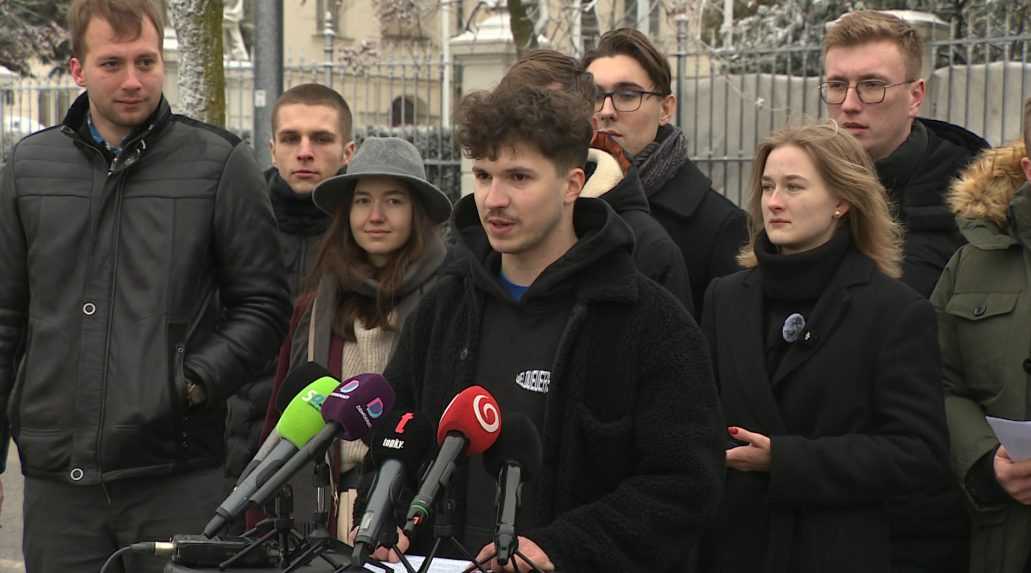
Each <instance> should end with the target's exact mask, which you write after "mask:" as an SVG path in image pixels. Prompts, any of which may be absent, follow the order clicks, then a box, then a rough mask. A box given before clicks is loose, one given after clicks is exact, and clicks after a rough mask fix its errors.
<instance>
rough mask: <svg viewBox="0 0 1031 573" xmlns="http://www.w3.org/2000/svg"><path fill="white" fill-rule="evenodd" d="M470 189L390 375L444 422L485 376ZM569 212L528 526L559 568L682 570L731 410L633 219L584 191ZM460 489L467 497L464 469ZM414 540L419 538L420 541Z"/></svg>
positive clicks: (713, 489)
mask: <svg viewBox="0 0 1031 573" xmlns="http://www.w3.org/2000/svg"><path fill="white" fill-rule="evenodd" d="M471 199H472V198H471V197H469V198H467V200H465V203H466V204H465V205H463V204H462V203H460V204H459V206H458V208H457V209H456V225H457V226H458V229H459V231H460V232H461V234H462V244H463V245H464V246H463V247H462V249H463V252H464V253H465V255H464V256H460V257H454V258H453V259H452V260H451V262H450V264H449V263H445V265H446V267H445V268H443V269H442V270H441V273H440V275H439V277H438V283H437V285H436V287H435V288H434V289H433V291H431V292H430V293H428V294H427V295H426V296H425V297H424V298H423V299H422V301H421V303H420V305H419V308H418V309H416V311H415V312H414V314H413V315H412V316H410V317H409V319H408V321H407V322H406V323H405V326H404V329H403V330H402V334H401V338H400V340H399V342H398V346H397V348H396V350H395V353H394V356H393V358H392V359H391V362H390V364H389V365H388V367H387V368H386V370H385V372H384V375H385V377H386V378H387V380H389V381H390V383H391V384H392V385H393V386H394V388H395V390H396V393H397V401H396V404H395V409H397V410H398V411H405V410H412V411H417V412H422V413H423V414H425V415H426V416H427V417H428V418H430V419H434V420H436V419H439V418H440V415H441V414H442V413H443V411H444V409H445V407H446V406H447V405H448V403H449V402H450V401H451V399H452V398H453V397H454V396H455V394H457V393H458V392H460V391H462V390H463V389H464V388H467V387H469V386H472V385H475V384H476V380H475V375H476V366H477V352H478V341H479V339H480V328H481V320H480V317H481V312H482V308H483V304H484V297H485V296H487V295H486V294H485V291H484V290H482V289H481V287H480V286H478V285H477V278H476V275H477V274H479V275H480V276H481V277H482V276H483V275H484V273H483V272H480V271H476V270H474V269H472V267H471V265H482V264H483V263H482V262H481V261H484V260H486V259H488V258H489V257H490V256H491V255H490V246H489V244H488V243H487V242H486V236H485V235H484V234H483V231H482V228H479V222H478V219H476V218H475V217H472V221H468V220H467V221H465V223H466V224H463V221H462V220H460V215H461V214H462V213H463V212H466V211H468V210H469V205H468V203H469V202H471ZM473 213H475V208H473ZM574 223H575V225H576V227H577V233H578V235H579V236H580V240H579V242H578V243H577V245H576V246H574V247H573V249H572V250H571V251H570V252H569V253H567V254H566V255H565V256H564V258H563V259H560V260H559V261H557V262H556V263H553V265H552V267H549V269H550V268H554V267H555V266H556V265H558V266H562V265H570V264H572V265H576V266H577V271H576V273H575V276H573V277H568V278H566V279H563V283H562V285H555V286H558V287H559V288H563V289H564V288H570V289H572V291H573V298H574V300H575V302H574V303H573V304H574V306H573V309H572V311H571V315H570V319H569V322H568V324H567V325H566V330H565V332H564V333H563V335H562V337H561V342H560V343H559V347H558V348H557V349H556V359H555V363H554V364H553V366H552V378H551V392H550V394H549V397H548V408H547V412H546V415H545V424H544V427H543V428H542V429H541V434H542V435H543V436H544V445H545V447H544V471H542V472H541V475H540V477H539V479H540V480H541V482H540V488H541V490H542V496H541V499H540V500H539V501H538V503H539V504H540V506H539V507H538V508H537V509H538V510H539V512H540V513H539V514H540V515H543V516H545V517H546V519H544V522H546V523H548V525H546V526H544V527H541V528H539V529H534V530H530V531H519V534H520V535H523V536H525V537H527V538H529V539H531V540H533V541H534V542H536V543H537V544H538V545H540V547H541V548H542V549H543V550H544V551H545V553H547V555H548V556H549V557H550V559H551V561H552V562H553V563H554V564H555V565H556V567H557V568H558V570H560V571H568V572H586V571H598V572H607V571H611V572H613V573H616V572H619V573H625V572H627V571H653V572H671V573H672V572H677V573H679V572H681V571H684V570H685V566H684V561H683V558H684V557H685V556H686V555H687V553H688V552H689V551H690V550H691V549H692V548H694V547H695V546H696V545H697V542H698V539H699V538H700V536H701V532H702V530H703V527H704V526H706V525H707V524H708V523H709V520H710V519H711V517H712V516H713V515H714V513H715V509H716V506H717V503H718V499H719V496H720V492H721V489H722V482H723V450H722V442H723V438H722V436H723V432H724V429H723V420H722V416H721V414H720V408H719V401H718V398H717V395H716V388H715V385H714V383H713V379H712V369H711V365H710V363H709V358H708V352H707V348H706V346H707V344H706V341H705V338H704V337H703V336H702V333H701V331H700V329H699V328H698V327H697V326H696V324H695V322H694V320H693V319H692V318H691V317H690V315H688V314H687V312H686V310H685V309H684V307H683V305H681V304H680V303H679V302H677V301H676V300H675V299H674V298H673V296H672V295H671V294H670V293H669V292H667V291H666V290H665V289H664V288H662V287H660V286H659V285H658V284H656V283H655V282H653V281H651V280H650V279H648V278H646V277H645V276H644V275H642V274H641V273H640V272H639V271H638V270H637V269H636V268H635V266H634V262H633V259H632V257H631V255H630V249H631V247H632V238H631V234H630V229H629V228H627V226H626V225H625V224H624V223H623V222H622V221H620V220H619V218H618V216H617V215H616V214H615V213H614V212H613V211H612V209H611V208H610V207H608V206H607V205H605V204H604V203H603V202H601V201H600V200H598V199H591V198H582V199H579V200H578V201H577V202H576V206H575V211H574ZM477 231H478V232H477ZM592 245H593V246H592ZM547 273H549V270H545V274H542V275H541V277H540V278H538V280H537V281H536V282H535V283H534V285H533V286H531V287H530V291H528V292H527V294H526V296H527V297H530V296H532V292H533V290H534V287H535V286H538V285H537V283H538V282H541V281H542V280H547V279H546V275H547ZM503 419H504V413H502V420H503ZM502 424H504V421H502ZM460 473H463V472H461V471H456V478H459V477H460V476H459V475H458V474H460ZM451 489H452V491H451V492H449V493H450V496H451V497H453V498H454V499H455V500H456V501H459V502H461V500H464V498H465V492H464V491H462V487H461V480H460V479H459V480H452V483H451ZM405 507H407V505H405ZM463 514H464V513H463V511H461V510H460V509H459V510H456V511H455V512H454V515H455V517H456V518H460V516H462V515H463ZM457 521H458V519H456V522H457ZM429 525H430V524H426V525H424V526H422V527H421V528H420V530H419V532H420V533H426V532H427V531H430V530H432V527H430V526H429ZM456 525H460V524H457V523H456ZM419 548H420V539H419V538H418V537H417V539H416V540H415V541H414V545H413V552H418V550H419ZM469 549H470V550H471V551H472V552H473V553H474V554H475V553H476V552H477V551H478V550H479V549H480V548H478V547H474V548H469Z"/></svg>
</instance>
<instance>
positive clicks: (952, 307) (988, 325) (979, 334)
mask: <svg viewBox="0 0 1031 573" xmlns="http://www.w3.org/2000/svg"><path fill="white" fill-rule="evenodd" d="M1019 297H1020V294H1019V293H999V292H990V293H986V292H968V293H957V294H954V295H953V296H952V298H950V299H949V301H948V303H946V305H945V312H946V313H948V314H949V315H950V316H952V317H954V318H955V319H956V320H955V323H956V329H955V331H956V337H957V340H956V342H957V345H958V348H959V351H960V352H961V353H962V357H963V358H962V360H963V364H964V370H965V372H964V375H965V377H966V379H967V380H966V382H967V384H968V385H970V386H973V387H982V388H983V389H985V390H992V391H993V392H992V393H994V391H997V390H1001V385H1002V381H1003V380H1004V379H1005V376H999V375H996V373H998V372H999V370H1000V369H1007V368H1008V367H1010V366H1013V364H1011V363H1012V362H1013V361H1014V360H1017V364H1016V365H1017V366H1019V360H1018V359H1017V358H1015V357H1014V356H1011V354H1012V347H1011V346H1010V345H1007V344H1006V340H1007V337H1008V334H1009V332H1010V331H1011V329H1013V328H1014V327H1016V324H1015V322H1014V320H1015V317H1014V314H1013V311H1014V309H1015V308H1016V306H1017V301H1018V299H1019ZM1023 352H1026V349H1024V350H1022V353H1023ZM1021 358H1023V354H1022V355H1021Z"/></svg>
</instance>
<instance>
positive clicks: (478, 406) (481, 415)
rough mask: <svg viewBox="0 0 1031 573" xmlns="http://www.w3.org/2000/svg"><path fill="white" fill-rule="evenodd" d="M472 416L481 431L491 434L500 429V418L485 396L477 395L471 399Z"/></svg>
mask: <svg viewBox="0 0 1031 573" xmlns="http://www.w3.org/2000/svg"><path fill="white" fill-rule="evenodd" d="M473 414H475V415H476V421H477V422H479V424H480V427H481V428H483V431H485V432H487V433H490V434H493V433H494V432H497V431H498V428H500V427H501V416H500V415H499V413H498V409H497V407H496V406H494V404H493V403H492V402H491V400H490V398H488V397H487V396H486V395H485V394H477V396H476V397H475V398H473Z"/></svg>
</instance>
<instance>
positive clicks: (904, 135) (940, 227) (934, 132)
mask: <svg viewBox="0 0 1031 573" xmlns="http://www.w3.org/2000/svg"><path fill="white" fill-rule="evenodd" d="M823 51H824V71H825V75H826V81H825V82H824V83H823V84H822V85H821V86H820V96H821V97H822V98H823V100H824V102H825V103H826V104H827V113H828V115H829V116H830V117H832V118H833V119H834V120H835V121H837V122H838V125H839V126H841V127H842V128H844V129H847V130H848V131H849V132H850V133H851V134H852V135H854V136H855V137H856V139H858V140H859V142H860V143H861V144H862V145H863V147H864V148H865V149H866V151H867V153H869V154H870V157H871V158H872V159H873V160H874V162H875V165H876V167H877V175H878V176H879V177H880V180H881V183H882V184H884V187H885V189H887V191H888V196H889V199H890V200H891V202H892V204H893V206H894V209H895V215H896V217H897V218H898V220H899V222H900V223H901V224H902V226H903V228H904V229H905V242H904V244H903V256H904V259H903V266H902V281H903V282H905V283H906V284H908V285H909V286H910V287H912V288H913V289H914V290H916V291H917V292H919V293H920V294H922V295H923V296H924V297H928V296H930V294H931V292H932V291H933V290H934V286H935V284H936V283H937V282H938V277H939V275H940V274H941V272H942V269H943V268H944V267H945V264H946V263H947V262H948V261H949V259H950V258H951V257H952V254H953V253H954V252H955V251H956V249H957V248H959V247H960V246H961V245H962V244H963V243H964V242H965V241H964V240H963V237H962V235H960V233H959V229H958V228H957V227H956V223H955V220H954V218H953V215H952V213H951V211H950V210H949V208H948V207H947V206H946V203H945V196H946V193H947V191H948V189H949V186H950V183H951V181H952V179H953V178H954V177H955V176H956V175H957V174H958V173H959V171H960V170H961V169H962V168H963V167H964V166H965V165H966V164H967V163H968V162H969V161H970V160H971V159H973V158H974V157H975V156H976V154H977V152H978V151H979V150H980V149H982V148H985V147H987V146H988V144H987V143H986V142H985V141H984V140H983V139H981V138H980V137H977V136H976V135H974V134H972V133H970V132H969V131H966V130H965V129H963V128H961V127H959V126H955V125H951V124H948V123H945V122H942V121H934V120H930V119H922V118H917V113H918V112H919V111H920V104H921V103H922V102H923V99H924V92H925V83H924V80H923V79H922V78H921V77H920V76H921V70H922V58H923V46H922V42H921V40H920V38H919V36H918V35H917V32H916V30H914V29H913V27H912V26H910V25H909V24H907V23H906V22H905V21H903V20H901V19H900V18H898V17H896V16H893V15H891V14H886V13H880V12H870V11H860V12H853V13H850V14H846V15H845V16H842V17H841V18H839V19H838V21H837V22H836V23H835V24H834V25H833V26H832V27H831V28H830V29H829V30H828V31H827V33H826V34H825V35H824V44H823ZM891 521H892V523H891V525H892V570H893V571H901V572H924V571H926V572H928V573H930V572H935V573H940V572H946V573H950V572H956V573H958V572H960V571H966V570H967V558H966V554H967V550H968V546H969V542H968V532H967V527H968V526H967V517H966V513H965V510H964V508H963V499H962V494H961V493H960V491H959V488H958V486H957V485H956V484H955V483H952V482H951V481H944V480H943V481H942V482H941V483H937V484H935V483H929V484H927V487H926V489H925V493H924V494H922V495H920V496H915V497H911V498H908V499H906V500H900V501H899V502H898V503H894V504H892V505H891Z"/></svg>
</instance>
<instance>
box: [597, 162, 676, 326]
mask: <svg viewBox="0 0 1031 573" xmlns="http://www.w3.org/2000/svg"><path fill="white" fill-rule="evenodd" d="M599 198H600V199H601V200H602V201H605V202H606V203H608V204H609V205H610V206H611V207H612V209H613V210H615V211H616V213H618V214H619V216H620V217H621V218H622V219H623V220H624V221H626V223H627V224H628V225H630V229H631V230H633V232H634V239H635V241H634V262H635V263H637V268H638V270H640V271H641V272H642V273H643V274H644V276H646V277H648V278H650V279H652V280H654V281H655V282H657V283H659V284H660V285H662V286H664V287H666V290H668V291H669V292H671V293H673V295H674V296H675V297H677V299H678V300H680V302H682V303H683V304H684V307H685V308H686V309H687V311H688V312H689V313H691V315H692V316H695V306H694V296H693V292H692V291H691V279H690V274H689V273H688V271H687V265H686V263H685V262H684V257H683V254H681V252H680V247H678V246H677V244H676V243H675V242H673V239H672V238H671V237H670V236H669V233H667V232H666V229H664V228H663V227H662V225H661V224H659V222H658V221H656V220H655V218H654V217H652V215H651V208H649V207H648V198H647V197H645V195H644V187H643V186H642V185H641V178H640V177H638V175H637V168H636V167H634V166H631V167H630V169H629V170H628V171H627V172H626V175H624V176H623V180H622V181H620V182H619V183H618V184H616V186H615V187H613V188H612V189H609V190H608V191H607V192H605V193H604V194H603V195H601V196H600V197H599Z"/></svg>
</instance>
